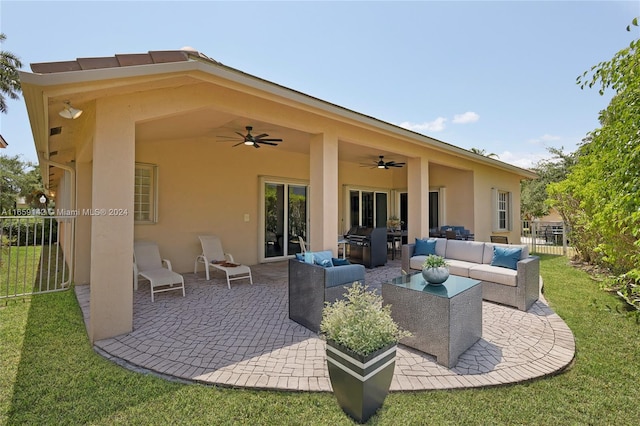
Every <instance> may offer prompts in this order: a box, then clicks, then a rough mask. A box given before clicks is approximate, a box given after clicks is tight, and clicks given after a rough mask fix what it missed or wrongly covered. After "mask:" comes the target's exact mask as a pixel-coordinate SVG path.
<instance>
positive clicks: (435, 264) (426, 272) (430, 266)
mask: <svg viewBox="0 0 640 426" xmlns="http://www.w3.org/2000/svg"><path fill="white" fill-rule="evenodd" d="M422 277H423V278H424V280H425V281H426V282H427V283H428V284H431V285H441V284H442V283H443V282H445V281H446V280H447V278H449V268H448V267H447V262H446V261H445V260H444V258H443V257H442V256H438V255H435V254H430V255H429V256H427V258H426V259H425V260H424V262H423V263H422Z"/></svg>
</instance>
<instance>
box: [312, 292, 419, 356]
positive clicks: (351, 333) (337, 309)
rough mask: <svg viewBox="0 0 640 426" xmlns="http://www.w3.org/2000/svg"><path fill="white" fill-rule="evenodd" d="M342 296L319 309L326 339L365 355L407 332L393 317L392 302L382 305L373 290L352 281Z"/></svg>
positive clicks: (322, 329)
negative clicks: (342, 297)
mask: <svg viewBox="0 0 640 426" xmlns="http://www.w3.org/2000/svg"><path fill="white" fill-rule="evenodd" d="M345 296H346V300H337V301H335V302H334V303H333V304H330V303H327V305H326V306H325V308H324V310H323V311H322V322H321V323H320V331H321V332H322V333H323V334H324V335H325V337H326V338H327V339H329V340H333V341H335V342H337V343H339V344H341V345H342V346H345V347H346V348H348V349H350V350H352V351H354V352H355V353H358V354H360V355H365V356H366V355H368V354H370V353H372V352H375V351H376V350H378V349H381V348H383V347H385V346H388V345H390V344H392V343H397V342H398V340H400V339H401V338H403V337H406V336H408V335H409V333H408V332H406V331H404V330H401V329H400V328H399V327H398V325H397V324H396V323H395V321H393V318H391V306H390V305H386V306H382V296H380V295H378V294H376V293H375V291H374V292H371V291H367V287H366V286H364V285H362V284H360V283H359V282H355V283H353V285H352V286H351V287H349V290H348V291H347V293H346V294H345Z"/></svg>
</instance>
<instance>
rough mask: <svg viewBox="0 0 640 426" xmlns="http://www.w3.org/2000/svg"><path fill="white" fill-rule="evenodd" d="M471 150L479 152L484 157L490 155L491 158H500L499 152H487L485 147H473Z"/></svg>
mask: <svg viewBox="0 0 640 426" xmlns="http://www.w3.org/2000/svg"><path fill="white" fill-rule="evenodd" d="M469 151H471V152H473V153H474V154H478V155H482V156H484V157H489V158H499V157H498V154H496V153H493V152H492V153H490V154H487V151H486V150H484V149H479V148H471V149H470V150H469Z"/></svg>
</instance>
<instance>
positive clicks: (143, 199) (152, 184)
mask: <svg viewBox="0 0 640 426" xmlns="http://www.w3.org/2000/svg"><path fill="white" fill-rule="evenodd" d="M157 169H158V167H157V166H155V165H153V164H141V163H136V174H135V187H134V190H133V194H134V195H133V196H134V200H133V203H134V209H133V210H134V212H133V220H134V221H135V222H136V223H156V222H157V215H156V211H157V208H156V206H157V186H158V185H157V175H158V170H157Z"/></svg>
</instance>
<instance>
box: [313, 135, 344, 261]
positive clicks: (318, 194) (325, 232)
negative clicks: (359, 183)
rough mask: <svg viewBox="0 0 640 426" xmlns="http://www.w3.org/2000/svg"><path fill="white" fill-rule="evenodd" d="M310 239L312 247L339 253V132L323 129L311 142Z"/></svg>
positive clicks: (317, 249) (335, 253)
mask: <svg viewBox="0 0 640 426" xmlns="http://www.w3.org/2000/svg"><path fill="white" fill-rule="evenodd" d="M309 154H310V158H309V168H310V178H311V183H310V194H309V195H310V196H309V199H310V203H309V222H310V228H311V229H310V233H309V235H310V242H311V250H313V251H319V250H333V254H334V255H335V256H337V253H338V136H337V135H335V134H328V133H323V134H319V135H315V136H314V137H312V138H311V145H310V152H309Z"/></svg>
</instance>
